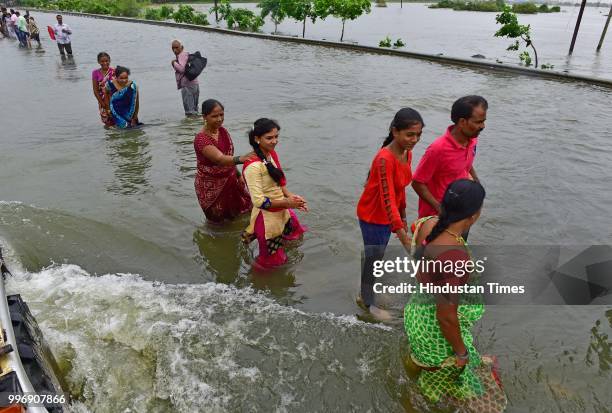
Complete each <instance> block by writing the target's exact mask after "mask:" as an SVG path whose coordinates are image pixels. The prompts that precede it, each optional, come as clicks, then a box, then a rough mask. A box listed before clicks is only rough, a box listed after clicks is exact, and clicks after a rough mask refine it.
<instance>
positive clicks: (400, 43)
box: [393, 39, 406, 48]
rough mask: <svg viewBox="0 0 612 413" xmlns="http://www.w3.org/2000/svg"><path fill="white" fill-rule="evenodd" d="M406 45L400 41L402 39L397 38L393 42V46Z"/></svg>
mask: <svg viewBox="0 0 612 413" xmlns="http://www.w3.org/2000/svg"><path fill="white" fill-rule="evenodd" d="M404 46H406V43H404V42H403V41H402V39H397V40H396V41H395V43H393V47H395V48H400V47H404Z"/></svg>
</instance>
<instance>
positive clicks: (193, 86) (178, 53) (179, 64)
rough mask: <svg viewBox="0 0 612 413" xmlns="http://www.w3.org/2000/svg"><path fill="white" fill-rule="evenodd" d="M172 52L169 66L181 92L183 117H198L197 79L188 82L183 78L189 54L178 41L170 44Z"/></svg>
mask: <svg viewBox="0 0 612 413" xmlns="http://www.w3.org/2000/svg"><path fill="white" fill-rule="evenodd" d="M172 52H173V53H174V56H175V58H174V59H173V60H172V62H171V65H172V68H173V69H174V75H175V77H176V87H177V89H179V90H180V91H181V97H182V99H183V108H184V109H185V116H198V100H199V99H200V85H199V82H198V79H197V78H196V79H193V80H189V79H188V78H187V76H185V69H186V66H187V60H188V59H189V53H188V52H186V51H185V50H184V47H183V44H182V43H181V42H180V41H179V40H174V41H173V42H172Z"/></svg>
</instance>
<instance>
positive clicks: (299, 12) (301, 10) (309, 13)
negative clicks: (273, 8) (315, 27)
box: [280, 0, 319, 37]
mask: <svg viewBox="0 0 612 413" xmlns="http://www.w3.org/2000/svg"><path fill="white" fill-rule="evenodd" d="M280 4H281V7H282V9H283V10H285V12H286V13H287V17H291V18H292V19H294V20H297V21H299V22H302V37H305V36H306V19H310V21H312V22H313V23H314V22H315V21H316V20H317V18H318V17H319V16H317V13H316V11H315V7H314V1H312V0H280Z"/></svg>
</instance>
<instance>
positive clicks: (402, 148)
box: [357, 108, 425, 320]
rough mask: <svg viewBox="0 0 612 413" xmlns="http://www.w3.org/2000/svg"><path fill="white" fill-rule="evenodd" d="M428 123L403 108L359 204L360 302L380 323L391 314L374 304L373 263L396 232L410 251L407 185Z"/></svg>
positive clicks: (386, 139)
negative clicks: (362, 258)
mask: <svg viewBox="0 0 612 413" xmlns="http://www.w3.org/2000/svg"><path fill="white" fill-rule="evenodd" d="M424 127H425V123H424V122H423V118H422V117H421V115H420V114H419V112H417V111H416V110H414V109H411V108H403V109H400V110H399V111H398V112H397V113H396V114H395V117H394V118H393V121H392V122H391V125H390V126H389V135H388V136H387V137H386V138H385V140H384V142H383V144H382V148H381V149H380V150H379V151H378V153H377V154H376V156H375V157H374V160H373V161H372V166H371V167H370V173H369V174H368V180H367V182H366V184H365V187H364V189H363V194H362V195H361V198H360V199H359V204H357V217H358V218H359V227H360V228H361V235H362V236H363V244H364V260H363V264H362V269H361V293H360V296H359V298H358V299H357V301H358V303H359V304H360V305H361V306H363V307H365V308H366V309H367V310H368V311H369V312H370V314H371V315H372V316H373V317H375V318H377V319H379V320H389V319H390V318H391V316H390V315H389V313H388V312H387V311H385V310H383V309H381V308H379V307H377V306H376V305H375V304H376V303H375V302H374V290H373V289H374V273H373V270H374V262H376V261H378V260H381V259H382V258H383V256H384V255H385V249H386V248H387V244H388V243H389V239H390V238H391V233H392V232H393V233H395V234H396V235H397V237H398V238H399V240H400V242H401V243H402V245H404V246H405V247H406V248H407V249H408V248H410V237H409V236H408V233H407V230H408V225H407V224H406V186H408V185H409V184H410V181H411V180H412V170H411V166H410V164H411V162H412V149H413V148H414V146H415V145H416V144H417V143H418V142H419V140H420V139H421V133H422V132H423V128H424Z"/></svg>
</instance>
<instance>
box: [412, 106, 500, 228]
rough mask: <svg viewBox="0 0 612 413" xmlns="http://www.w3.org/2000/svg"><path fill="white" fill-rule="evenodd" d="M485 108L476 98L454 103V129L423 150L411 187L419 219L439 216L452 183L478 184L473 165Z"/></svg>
mask: <svg viewBox="0 0 612 413" xmlns="http://www.w3.org/2000/svg"><path fill="white" fill-rule="evenodd" d="M488 107H489V104H488V103H487V101H486V99H485V98H483V97H482V96H475V95H473V96H464V97H462V98H460V99H458V100H457V101H456V102H455V103H453V107H452V109H451V119H452V121H453V125H451V126H449V127H448V128H447V129H446V133H444V135H442V136H440V137H439V138H437V139H436V140H435V141H433V143H432V144H431V145H429V147H428V148H427V149H426V150H425V154H424V155H423V157H422V158H421V161H420V162H419V166H417V169H416V171H415V173H414V175H413V177H412V187H413V188H414V190H415V192H416V193H417V194H418V195H419V218H422V217H426V216H430V215H438V214H439V213H440V201H441V200H442V197H443V196H444V192H445V191H446V188H447V187H448V185H450V184H451V182H453V181H456V180H457V179H464V178H468V179H473V180H475V181H478V175H476V171H475V170H474V166H473V163H474V156H475V155H476V145H477V144H478V135H479V134H480V132H482V130H483V129H484V128H485V121H486V119H487V109H488Z"/></svg>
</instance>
